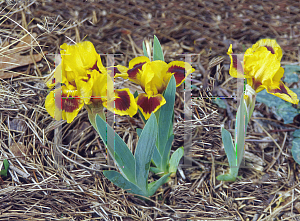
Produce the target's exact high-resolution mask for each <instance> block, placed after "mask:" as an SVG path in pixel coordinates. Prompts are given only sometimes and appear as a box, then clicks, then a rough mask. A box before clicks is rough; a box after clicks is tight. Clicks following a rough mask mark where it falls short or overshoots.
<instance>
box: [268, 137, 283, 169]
mask: <svg viewBox="0 0 300 221" xmlns="http://www.w3.org/2000/svg"><path fill="white" fill-rule="evenodd" d="M286 137H287V133H284V139H283V142H282V145H281V150H280V151H279V153H278V154H277V156H276V157H275V158H274V159H273V161H272V162H271V163H270V164H269V166H268V168H267V170H266V172H269V170H270V169H271V168H272V166H273V165H274V164H275V163H276V161H277V160H278V158H279V156H280V154H281V152H282V149H283V147H284V145H285V141H286Z"/></svg>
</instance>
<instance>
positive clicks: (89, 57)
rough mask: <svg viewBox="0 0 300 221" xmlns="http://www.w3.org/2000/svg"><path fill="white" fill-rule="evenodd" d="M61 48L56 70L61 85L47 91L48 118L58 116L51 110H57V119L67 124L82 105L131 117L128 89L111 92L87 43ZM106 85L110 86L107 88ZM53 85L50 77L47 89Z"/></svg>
mask: <svg viewBox="0 0 300 221" xmlns="http://www.w3.org/2000/svg"><path fill="white" fill-rule="evenodd" d="M61 49H62V50H61V57H62V61H61V64H60V65H59V66H58V67H57V69H56V71H57V73H61V82H60V83H61V84H62V86H61V88H59V89H55V90H54V91H51V92H50V93H49V94H48V96H47V98H46V101H45V107H46V110H47V111H48V113H49V114H50V115H51V116H52V117H55V115H56V114H55V113H59V112H56V111H55V110H56V109H58V110H61V118H62V119H63V120H67V122H68V123H71V122H72V121H73V120H74V118H75V117H76V116H77V114H78V112H79V111H80V109H81V108H82V107H83V106H84V104H86V105H92V106H95V107H99V106H101V107H102V106H104V107H107V109H109V110H111V111H114V112H115V113H116V114H119V115H130V116H133V115H134V114H135V113H136V112H137V105H136V102H135V99H134V97H133V95H132V94H131V93H130V91H129V89H121V90H120V89H117V90H115V91H114V88H113V81H112V79H111V77H110V76H109V75H108V74H107V69H106V68H105V67H104V66H103V65H102V62H101V58H100V55H99V54H97V52H96V50H95V48H94V46H93V44H92V43H91V42H87V41H85V42H81V43H78V44H76V45H67V44H63V45H61ZM108 82H109V84H110V87H107V84H108ZM55 83H57V82H55V78H52V79H51V80H50V81H49V82H47V86H48V87H49V88H50V89H51V88H53V87H54V86H55ZM108 98H109V100H108ZM58 101H61V102H58ZM99 104H100V105H99ZM108 104H109V105H108ZM56 119H58V118H56Z"/></svg>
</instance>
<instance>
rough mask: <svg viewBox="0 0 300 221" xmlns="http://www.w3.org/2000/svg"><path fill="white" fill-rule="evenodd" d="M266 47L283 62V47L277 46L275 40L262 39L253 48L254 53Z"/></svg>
mask: <svg viewBox="0 0 300 221" xmlns="http://www.w3.org/2000/svg"><path fill="white" fill-rule="evenodd" d="M260 47H265V48H267V50H268V51H270V52H271V53H272V54H275V55H276V58H277V60H279V61H281V58H282V50H281V47H280V46H279V45H278V44H277V42H276V40H273V39H261V40H259V41H257V42H256V43H255V44H254V45H253V46H252V48H251V50H252V51H253V52H255V51H256V50H257V49H258V48H260Z"/></svg>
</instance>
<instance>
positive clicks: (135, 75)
mask: <svg viewBox="0 0 300 221" xmlns="http://www.w3.org/2000/svg"><path fill="white" fill-rule="evenodd" d="M193 71H195V69H194V68H192V66H191V65H190V64H188V63H186V62H183V61H173V62H171V63H169V64H167V63H166V62H164V61H161V60H156V61H152V62H150V60H149V58H147V57H145V56H141V57H136V58H134V59H132V60H131V61H130V62H129V68H127V67H124V66H121V65H118V66H117V68H116V70H115V77H123V78H124V79H127V78H128V79H129V80H130V81H132V82H134V83H136V84H139V85H140V86H141V87H142V89H143V90H144V91H145V93H142V94H139V96H138V97H137V98H136V102H137V105H138V108H139V109H140V111H141V112H142V113H143V115H144V117H145V119H148V118H149V117H150V115H151V113H152V112H156V111H157V110H158V109H159V108H160V107H161V106H162V105H164V104H165V103H166V101H165V98H164V97H163V95H162V93H163V92H164V90H165V89H166V87H167V85H168V83H169V80H170V78H171V76H172V75H174V77H175V79H176V86H177V87H178V86H179V85H180V84H182V82H183V81H184V80H185V78H186V77H187V76H188V75H189V74H190V73H192V72H193Z"/></svg>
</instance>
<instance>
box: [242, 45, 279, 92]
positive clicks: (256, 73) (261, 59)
mask: <svg viewBox="0 0 300 221" xmlns="http://www.w3.org/2000/svg"><path fill="white" fill-rule="evenodd" d="M247 51H248V50H247ZM244 68H245V77H246V78H247V79H250V81H249V82H248V84H249V85H250V86H252V88H253V89H254V90H255V91H256V92H259V91H260V90H261V89H259V87H260V86H261V85H266V86H267V87H273V88H274V87H278V84H279V81H278V80H280V79H281V78H282V76H283V72H284V71H283V69H282V67H280V61H278V60H277V58H276V55H275V54H272V53H271V52H270V51H269V50H268V49H267V48H265V47H260V48H258V49H257V50H256V51H255V52H254V53H253V54H252V55H249V56H245V65H244Z"/></svg>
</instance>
